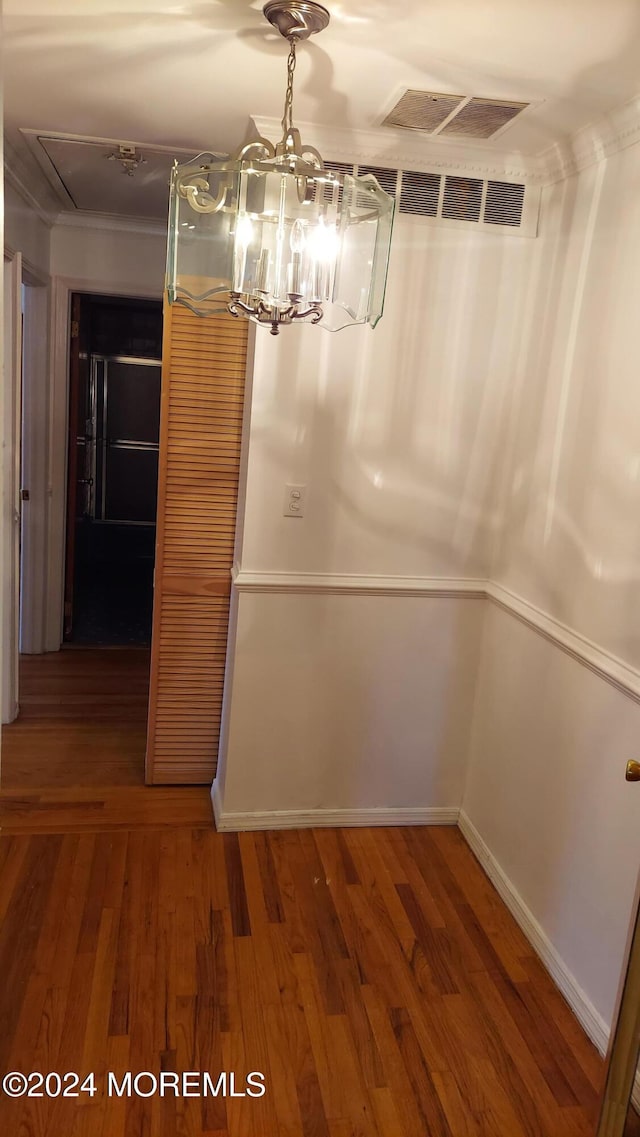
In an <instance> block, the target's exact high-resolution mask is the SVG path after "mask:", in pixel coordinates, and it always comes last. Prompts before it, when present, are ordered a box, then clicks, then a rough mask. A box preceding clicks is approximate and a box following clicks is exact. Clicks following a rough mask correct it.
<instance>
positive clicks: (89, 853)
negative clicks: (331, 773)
mask: <svg viewBox="0 0 640 1137" xmlns="http://www.w3.org/2000/svg"><path fill="white" fill-rule="evenodd" d="M0 857H1V858H2V873H1V878H0V879H1V882H2V883H1V885H0V913H1V914H2V917H3V920H2V932H1V934H0V974H2V976H3V982H2V986H1V989H0V1009H1V1020H2V1024H3V1026H2V1031H1V1033H0V1071H1V1072H3V1073H4V1072H8V1071H12V1070H17V1071H22V1072H23V1073H25V1074H26V1073H29V1072H30V1071H31V1070H39V1071H41V1072H45V1073H46V1072H47V1071H50V1070H53V1071H57V1072H58V1073H66V1072H72V1071H75V1072H77V1073H78V1074H79V1075H80V1076H81V1078H84V1077H85V1076H86V1075H87V1074H88V1073H89V1072H91V1071H93V1072H94V1073H95V1076H96V1085H97V1088H98V1091H99V1092H98V1093H97V1094H96V1095H95V1097H93V1098H88V1097H87V1096H86V1095H85V1094H81V1095H80V1098H79V1099H61V1098H57V1099H55V1100H50V1101H49V1100H47V1099H46V1098H40V1099H38V1098H34V1099H19V1100H15V1101H12V1100H11V1099H9V1098H7V1097H6V1096H1V1095H0V1131H1V1132H2V1133H6V1134H11V1135H13V1134H15V1135H16V1137H17V1135H21V1137H23V1135H24V1137H27V1135H29V1137H31V1135H33V1137H35V1135H36V1134H37V1135H38V1137H85V1135H87V1137H88V1135H89V1134H91V1135H102V1134H104V1135H107V1134H108V1135H109V1137H120V1135H122V1137H143V1135H147V1134H148V1135H150V1137H173V1135H178V1134H189V1135H190V1137H202V1135H204V1134H207V1135H208V1137H225V1135H228V1137H263V1135H264V1137H278V1135H281V1137H422V1135H427V1134H429V1135H437V1137H472V1135H476V1134H477V1135H479V1137H480V1135H482V1137H488V1135H491V1137H541V1135H544V1137H572V1135H576V1137H578V1135H585V1137H586V1135H587V1134H590V1133H591V1132H592V1123H593V1121H592V1119H593V1112H594V1109H595V1106H596V1101H597V1091H598V1087H599V1084H600V1079H601V1061H600V1059H599V1058H598V1056H597V1055H596V1052H595V1050H594V1049H593V1048H592V1047H591V1045H590V1044H589V1043H588V1042H587V1040H586V1039H585V1036H584V1035H583V1033H582V1031H581V1029H580V1027H579V1026H578V1024H577V1022H576V1021H575V1019H574V1018H573V1016H572V1015H571V1013H570V1012H569V1010H568V1008H567V1007H566V1005H565V1003H564V1002H563V1000H562V998H561V996H560V995H559V994H558V992H557V991H556V989H555V988H554V986H553V984H552V983H551V981H550V979H549V978H548V976H547V975H546V973H545V972H544V970H543V969H542V967H541V965H540V964H539V963H538V961H537V960H536V958H535V956H534V955H533V953H532V950H531V948H530V947H529V945H528V944H527V942H526V941H525V940H524V938H523V937H522V935H521V933H520V932H519V930H518V928H517V927H516V926H515V924H514V923H513V921H512V920H511V918H510V916H509V915H508V913H507V912H506V910H505V908H504V907H503V905H502V904H501V902H500V901H499V899H498V897H497V895H496V893H495V892H494V890H493V888H492V886H491V885H490V883H489V882H488V880H487V878H486V877H485V876H484V874H483V872H482V870H481V869H480V867H479V865H478V864H477V862H476V861H475V859H474V857H473V855H472V854H471V852H470V850H469V849H468V847H467V846H466V845H465V843H464V840H463V838H462V837H461V835H460V834H459V832H458V831H457V830H456V829H453V828H437V829H435V828H434V829H406V830H405V829H403V830H400V829H398V830H375V831H366V830H344V831H339V830H319V831H315V832H312V831H309V830H306V831H301V832H276V833H268V834H263V833H244V834H241V835H239V836H238V835H235V834H231V835H221V834H217V833H215V832H214V831H213V830H191V829H172V830H164V831H160V830H157V831H137V832H136V831H131V832H124V831H120V832H110V833H97V834H93V833H81V834H70V835H62V834H60V835H44V836H40V835H38V836H35V835H31V836H27V835H17V836H10V837H3V838H2V839H1V840H0ZM128 1070H131V1071H133V1072H134V1074H135V1073H138V1072H141V1071H150V1072H151V1073H152V1074H154V1075H155V1076H156V1077H157V1076H159V1074H160V1071H165V1072H168V1071H178V1072H182V1071H201V1072H204V1071H206V1072H208V1073H209V1074H210V1075H211V1076H212V1079H213V1082H214V1083H215V1082H216V1081H217V1080H218V1076H219V1073H220V1072H222V1071H227V1072H230V1071H233V1072H234V1073H235V1076H236V1092H240V1091H242V1090H243V1089H244V1087H245V1076H246V1075H247V1074H248V1073H249V1072H250V1071H259V1072H260V1073H262V1074H264V1077H265V1085H266V1093H265V1095H264V1097H262V1098H251V1097H244V1098H243V1097H230V1096H227V1097H226V1098H224V1097H222V1096H218V1097H213V1096H207V1097H203V1098H200V1097H188V1098H184V1097H179V1098H175V1097H174V1096H173V1095H172V1094H171V1093H169V1094H168V1095H167V1096H165V1097H164V1098H161V1097H159V1096H154V1097H151V1098H146V1099H144V1098H141V1097H135V1096H132V1097H125V1098H118V1097H109V1096H108V1095H107V1094H106V1093H105V1092H104V1090H105V1088H106V1086H107V1072H108V1071H112V1072H113V1073H114V1074H115V1075H116V1076H117V1079H118V1082H120V1081H121V1080H122V1078H123V1077H124V1075H125V1072H126V1071H128ZM196 1085H197V1083H196ZM150 1087H151V1082H150V1080H149V1079H146V1080H145V1081H144V1082H143V1084H142V1086H141V1088H142V1089H143V1092H148V1090H149V1088H150Z"/></svg>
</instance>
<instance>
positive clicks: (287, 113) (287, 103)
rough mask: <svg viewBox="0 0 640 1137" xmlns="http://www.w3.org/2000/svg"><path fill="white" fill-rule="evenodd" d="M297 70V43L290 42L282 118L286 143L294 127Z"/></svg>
mask: <svg viewBox="0 0 640 1137" xmlns="http://www.w3.org/2000/svg"><path fill="white" fill-rule="evenodd" d="M295 69H296V41H295V39H294V38H293V37H291V38H290V40H289V58H288V59H287V92H286V94H285V97H284V114H283V116H282V139H283V142H286V140H287V136H288V134H289V131H290V130H291V129H292V127H293V73H294V71H295Z"/></svg>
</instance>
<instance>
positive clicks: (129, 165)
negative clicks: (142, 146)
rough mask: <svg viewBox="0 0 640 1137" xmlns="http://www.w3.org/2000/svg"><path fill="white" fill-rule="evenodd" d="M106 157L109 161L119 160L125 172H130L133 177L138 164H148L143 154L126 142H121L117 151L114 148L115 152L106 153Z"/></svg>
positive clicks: (129, 174)
mask: <svg viewBox="0 0 640 1137" xmlns="http://www.w3.org/2000/svg"><path fill="white" fill-rule="evenodd" d="M105 158H107V160H108V161H109V162H119V163H120V165H121V166H122V169H123V172H124V173H125V174H128V176H129V177H130V178H132V177H133V175H134V173H135V171H136V170H137V169H138V166H146V164H147V159H146V158H144V157H143V156H142V154H141V153H140V151H139V150H136V148H135V146H127V145H126V143H120V145H119V146H118V149H117V151H116V150H114V152H113V154H105Z"/></svg>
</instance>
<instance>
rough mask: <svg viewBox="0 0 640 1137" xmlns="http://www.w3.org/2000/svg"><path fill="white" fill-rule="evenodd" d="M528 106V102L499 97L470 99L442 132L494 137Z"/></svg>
mask: <svg viewBox="0 0 640 1137" xmlns="http://www.w3.org/2000/svg"><path fill="white" fill-rule="evenodd" d="M528 106H529V104H528V103H512V102H502V101H501V100H498V99H470V100H469V102H468V103H465V105H464V106H463V107H461V108H460V110H459V111H458V113H457V114H455V115H454V116H453V118H450V119H449V121H448V122H446V123H445V124H444V126H443V128H442V134H461V135H464V137H465V138H493V135H494V134H497V133H498V131H499V130H502V128H503V126H506V125H507V123H509V122H511V120H512V119H513V118H515V117H516V115H517V114H520V112H521V111H523V110H524V108H525V107H528Z"/></svg>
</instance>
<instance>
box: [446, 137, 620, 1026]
mask: <svg viewBox="0 0 640 1137" xmlns="http://www.w3.org/2000/svg"><path fill="white" fill-rule="evenodd" d="M639 176H640V146H637V145H636V146H633V147H629V148H628V149H626V150H624V151H622V152H620V153H618V154H616V155H614V156H613V157H611V158H609V159H608V160H606V161H603V162H601V163H600V164H599V165H597V166H592V167H590V168H589V169H587V170H585V171H584V172H582V173H581V174H580V175H579V176H575V177H572V178H570V179H568V180H566V181H565V182H563V183H560V184H558V185H555V186H553V187H550V188H549V189H547V190H546V191H545V193H544V196H543V213H542V228H541V236H540V238H539V241H538V242H537V244H538V251H537V259H538V262H539V269H538V283H537V285H536V288H535V291H534V293H533V295H532V300H531V304H530V306H529V311H528V319H527V322H526V324H525V326H524V327H523V329H522V336H523V344H524V345H525V351H526V356H527V365H526V368H525V369H524V371H523V372H522V373H521V376H520V382H519V385H518V387H517V389H516V390H515V391H514V399H513V403H512V407H511V413H510V418H509V427H508V432H507V434H506V435H505V442H506V445H505V453H506V462H505V468H504V471H503V475H504V476H503V481H502V491H501V501H502V510H503V513H502V518H501V526H500V532H499V537H498V540H497V542H496V554H495V559H494V567H493V570H492V576H493V578H494V580H495V581H496V582H497V583H498V585H501V586H503V587H505V588H507V589H508V590H510V591H511V592H513V593H516V594H517V595H518V596H520V597H522V598H523V599H524V600H525V601H526V602H527V603H528V604H529V605H533V620H534V624H535V623H536V621H538V622H539V621H540V614H542V622H543V623H544V626H545V628H546V629H547V631H548V632H549V633H550V635H551V639H549V638H544V637H542V636H541V635H540V634H538V633H537V632H536V631H535V630H533V629H532V628H531V627H530V626H528V625H526V624H523V623H521V622H519V621H518V620H516V619H514V618H513V616H510V615H507V614H505V613H504V612H502V611H499V610H498V609H497V608H495V607H494V606H493V605H490V606H489V612H488V613H487V618H486V632H485V641H484V647H483V656H482V664H481V668H480V674H481V679H480V682H479V687H478V692H477V700H476V717H475V722H474V729H473V736H472V748H471V761H470V771H469V779H468V783H467V789H466V793H465V798H464V805H463V809H464V813H465V814H466V816H467V817H468V818H469V820H470V822H471V824H472V825H473V826H474V827H475V830H476V831H477V833H478V834H479V836H480V838H481V839H482V841H483V842H484V843H485V845H486V846H487V847H488V849H489V850H490V852H491V854H492V856H493V858H494V859H495V861H496V863H497V865H498V866H499V868H500V869H501V871H502V872H504V873H505V874H506V876H507V878H508V880H509V881H510V884H511V886H512V887H513V889H514V891H515V893H516V894H518V895H519V897H520V898H521V899H522V901H523V902H524V904H525V905H526V907H527V909H528V910H529V913H530V915H531V917H532V918H533V920H534V921H535V922H537V924H538V925H539V926H540V928H541V930H542V933H543V934H544V935H545V936H546V937H547V938H548V940H549V942H550V944H551V946H552V948H553V949H555V951H556V952H558V953H559V956H560V957H561V959H562V961H563V964H564V966H565V968H566V971H567V973H568V975H569V976H570V977H572V979H573V980H574V981H575V983H576V984H577V986H578V987H579V988H582V990H583V992H584V995H585V998H586V1004H585V1005H588V1004H590V1005H591V1008H592V1010H593V1012H594V1016H595V1018H594V1021H596V1022H598V1021H599V1022H600V1025H601V1032H600V1033H601V1036H602V1037H601V1039H600V1041H601V1043H602V1042H604V1038H605V1036H606V1028H607V1027H608V1025H609V1023H610V1020H611V1015H612V1010H613V1005H614V1000H615V994H616V988H617V983H618V978H619V974H620V966H621V962H622V957H623V950H624V944H625V937H626V933H627V928H628V925H629V920H630V915H631V906H632V901H633V895H634V889H635V884H636V879H637V872H638V863H639V862H640V825H639V823H638V822H639V818H640V794H639V792H638V787H636V786H629V785H627V784H626V783H625V781H624V769H625V764H626V761H627V759H628V758H630V757H634V756H637V747H638V739H639V738H640V706H639V705H638V695H639V693H640V674H639V672H638V665H639V664H640V619H639V616H640V591H639V589H638V579H639V576H640V529H639V526H638V517H639V516H640V390H639V387H638V382H637V356H638V349H637V311H636V309H637V298H638V295H640V203H639V202H638V195H637V185H638V178H639ZM536 609H537V610H539V611H538V613H537V614H536ZM546 617H551V620H550V621H549V620H548V619H546ZM554 629H555V630H554ZM566 629H569V635H571V632H573V633H576V636H575V637H574V639H573V643H574V646H575V647H576V650H577V655H578V658H580V657H581V658H582V662H579V661H578V659H576V658H570V657H569V656H568V655H567V654H566V652H564V651H563V650H561V648H560V647H559V646H558V644H557V643H554V642H553V640H554V636H556V637H558V638H559V639H560V640H561V641H562V640H565V641H566V635H567V632H566ZM619 662H622V664H624V665H626V667H625V668H622V669H621V668H620V667H619ZM594 667H595V668H596V669H600V670H601V674H600V675H598V674H595V673H594V670H593V668H594ZM621 670H624V671H625V674H626V676H627V679H626V680H625V683H626V689H625V683H623V690H620V689H616V688H615V687H614V686H613V685H612V684H611V683H610V682H608V681H607V679H606V678H604V677H602V675H605V676H606V675H607V674H608V675H609V676H610V677H612V678H615V676H616V675H617V674H619V673H620V671H621ZM587 1012H588V1013H590V1012H589V1011H588V1007H587Z"/></svg>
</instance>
